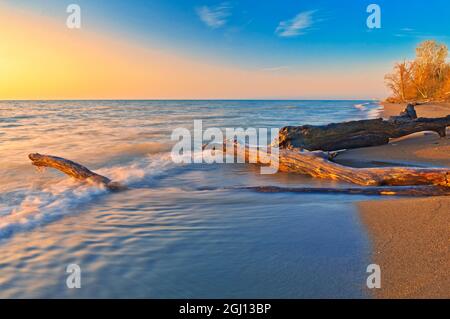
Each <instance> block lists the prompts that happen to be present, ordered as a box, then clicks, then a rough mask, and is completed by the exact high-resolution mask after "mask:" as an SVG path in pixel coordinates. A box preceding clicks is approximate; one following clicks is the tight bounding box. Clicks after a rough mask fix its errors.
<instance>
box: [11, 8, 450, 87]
mask: <svg viewBox="0 0 450 319" xmlns="http://www.w3.org/2000/svg"><path fill="white" fill-rule="evenodd" d="M6 3H8V4H10V5H11V6H15V7H22V8H26V9H29V10H31V11H33V13H35V14H39V15H41V16H45V17H47V16H48V17H52V18H55V19H61V21H64V19H65V18H66V17H67V13H66V12H65V8H66V7H67V5H68V4H71V3H77V4H79V5H80V6H81V9H82V28H83V29H84V30H88V31H91V32H99V33H102V34H108V35H110V36H112V37H117V38H121V39H125V40H127V41H131V42H135V43H138V44H139V45H140V46H149V47H153V48H154V47H155V46H156V47H158V48H159V49H161V50H168V51H175V52H182V53H183V54H184V55H185V56H191V57H194V58H196V59H203V60H204V61H205V63H208V61H211V63H216V62H217V61H220V63H224V64H229V65H233V66H237V67H241V68H245V69H249V70H268V71H277V72H287V73H288V72H301V71H304V70H308V71H311V70H317V72H326V71H327V70H330V69H331V70H335V71H339V70H348V69H349V68H359V69H361V70H362V69H363V68H364V67H365V66H367V65H371V66H372V67H379V68H383V70H384V71H386V72H387V71H389V69H390V67H391V66H392V63H393V62H394V61H397V60H401V59H404V58H407V59H410V58H413V57H414V48H415V47H416V45H417V44H418V43H419V42H421V41H423V40H426V39H436V40H438V41H440V42H444V43H446V44H447V45H449V44H450V1H448V0H428V1H407V0H371V1H363V0H348V1H342V0H340V1H337V0H334V1H332V0H316V1H310V0H277V1H273V0H264V1H261V0H259V1H258V0H242V1H237V0H230V1H227V0H225V1H221V0H192V1H189V0H147V1H143V0H133V1H125V0H108V1H104V0H71V1H65V0H64V1H62V0H47V1H37V0H24V1H20V2H17V1H13V0H6ZM371 3H376V4H378V5H379V6H380V7H381V24H382V26H381V29H369V28H368V27H367V25H366V19H367V17H368V15H369V13H367V12H366V8H367V6H368V5H369V4H371ZM380 81H381V82H382V81H383V80H382V79H380Z"/></svg>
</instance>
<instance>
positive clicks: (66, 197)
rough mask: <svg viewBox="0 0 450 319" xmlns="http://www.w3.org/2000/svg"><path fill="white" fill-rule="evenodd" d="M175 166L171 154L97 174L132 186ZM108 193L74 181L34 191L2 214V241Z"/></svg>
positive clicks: (0, 213)
mask: <svg viewBox="0 0 450 319" xmlns="http://www.w3.org/2000/svg"><path fill="white" fill-rule="evenodd" d="M175 165H177V164H174V163H173V162H172V160H171V158H170V153H161V154H152V155H149V156H147V157H146V158H144V159H140V160H137V161H134V162H132V163H130V164H129V165H123V166H114V167H109V168H104V169H100V170H97V172H98V173H99V174H102V175H105V176H108V177H109V178H110V179H111V180H113V181H117V182H119V183H121V184H124V185H132V184H133V183H137V182H140V181H143V180H146V179H148V178H151V177H155V176H158V175H161V174H163V173H164V172H165V171H166V170H167V169H170V168H172V167H174V166H175ZM107 192H108V191H107V190H106V189H105V188H104V187H101V186H92V185H87V184H80V182H78V181H76V180H73V179H70V178H64V179H62V180H61V181H59V182H57V183H53V184H50V185H48V186H44V187H42V188H41V189H38V190H36V189H30V190H29V191H28V192H27V194H26V195H25V198H24V199H23V200H22V202H21V203H20V204H19V205H18V206H16V207H13V208H9V211H4V210H3V212H0V239H3V238H8V237H10V236H11V235H12V234H14V233H16V232H20V231H26V230H29V229H33V228H34V227H36V226H39V225H44V224H47V223H49V222H51V221H54V220H56V219H58V218H61V217H62V216H64V215H68V214H70V213H71V212H73V210H74V208H75V207H76V206H78V205H80V204H84V203H89V202H90V201H92V200H93V199H94V198H96V197H98V196H101V195H103V194H106V193H107Z"/></svg>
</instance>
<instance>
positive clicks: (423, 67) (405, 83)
mask: <svg viewBox="0 0 450 319" xmlns="http://www.w3.org/2000/svg"><path fill="white" fill-rule="evenodd" d="M447 56H448V48H447V46H445V45H444V44H440V43H437V42H436V41H431V40H430V41H425V42H422V43H421V44H419V46H418V47H417V49H416V58H415V60H414V61H403V62H401V63H396V64H395V65H394V69H393V72H392V73H390V74H387V75H386V76H385V80H386V85H387V87H388V88H389V89H390V90H391V91H392V96H391V97H390V98H389V100H391V101H393V102H406V101H413V100H414V101H423V100H444V99H447V100H448V99H450V64H449V63H447Z"/></svg>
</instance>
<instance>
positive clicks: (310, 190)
mask: <svg viewBox="0 0 450 319" xmlns="http://www.w3.org/2000/svg"><path fill="white" fill-rule="evenodd" d="M239 189H247V190H252V191H255V192H259V193H302V194H351V195H389V196H449V195H450V188H449V187H445V186H435V185H431V186H429V185H427V186H406V187H405V186H394V187H383V186H373V187H345V188H341V187H333V188H332V187H279V186H249V187H240V188H239Z"/></svg>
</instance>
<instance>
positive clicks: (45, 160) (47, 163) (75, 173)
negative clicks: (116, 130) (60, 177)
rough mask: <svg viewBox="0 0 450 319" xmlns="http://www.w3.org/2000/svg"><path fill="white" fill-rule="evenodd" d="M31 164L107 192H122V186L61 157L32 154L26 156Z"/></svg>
mask: <svg viewBox="0 0 450 319" xmlns="http://www.w3.org/2000/svg"><path fill="white" fill-rule="evenodd" d="M28 157H29V159H30V160H31V162H32V164H33V165H34V166H36V167H52V168H54V169H57V170H59V171H61V172H63V173H65V174H67V175H69V176H71V177H73V178H75V179H78V180H81V181H86V182H89V183H93V184H99V185H104V186H105V187H106V188H108V189H109V190H122V189H125V187H124V186H122V185H120V184H119V183H116V182H112V181H111V180H110V179H109V178H107V177H105V176H102V175H99V174H97V173H94V172H92V171H90V170H89V169H88V168H86V167H84V166H83V165H80V164H78V163H75V162H72V161H70V160H67V159H65V158H62V157H57V156H51V155H41V154H39V153H33V154H29V155H28Z"/></svg>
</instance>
